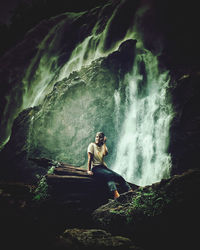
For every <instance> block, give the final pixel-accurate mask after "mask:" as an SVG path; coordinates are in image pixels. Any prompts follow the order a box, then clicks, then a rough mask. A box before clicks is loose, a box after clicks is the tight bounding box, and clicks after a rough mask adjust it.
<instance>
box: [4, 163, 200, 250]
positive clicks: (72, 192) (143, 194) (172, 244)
mask: <svg viewBox="0 0 200 250" xmlns="http://www.w3.org/2000/svg"><path fill="white" fill-rule="evenodd" d="M41 162H42V164H44V165H45V164H49V163H50V162H51V161H48V160H47V159H42V160H41V161H40V164H41ZM51 163H52V162H51ZM132 187H133V188H134V192H129V193H123V194H121V196H120V197H119V198H118V199H117V200H110V199H109V198H111V197H110V196H109V194H108V192H107V190H106V189H105V188H104V189H103V187H102V186H99V185H98V184H97V183H96V182H95V180H94V179H93V178H92V177H90V176H87V174H86V170H84V169H80V168H76V167H74V166H70V165H67V164H63V163H60V164H59V166H58V165H57V167H54V168H53V171H52V173H50V174H47V175H46V176H44V178H43V179H41V180H40V182H39V183H38V185H36V186H33V185H28V184H23V183H11V182H10V183H5V182H1V183H0V219H1V237H2V243H4V244H5V246H6V247H5V248H4V249H13V246H14V247H20V248H29V249H36V248H37V249H43V248H46V249H55V250H57V249H77V250H79V249H137V250H140V249H144V250H148V249H184V247H186V248H185V249H195V248H194V246H195V244H196V242H197V240H198V230H197V228H198V227H197V226H198V225H199V208H200V207H199V197H200V196H199V192H200V191H199V190H200V171H199V170H189V171H187V172H185V173H183V174H182V175H174V176H173V177H171V178H169V179H166V180H162V181H161V182H159V183H155V184H153V185H150V186H145V187H137V186H132ZM119 190H120V189H119Z"/></svg>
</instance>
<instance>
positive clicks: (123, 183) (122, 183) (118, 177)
mask: <svg viewBox="0 0 200 250" xmlns="http://www.w3.org/2000/svg"><path fill="white" fill-rule="evenodd" d="M108 171H109V172H110V174H112V176H113V180H114V181H115V182H117V183H119V185H120V186H121V187H122V189H123V191H124V192H128V191H130V190H132V188H131V187H130V185H129V184H128V183H127V182H126V181H125V179H124V178H123V177H122V176H121V175H120V174H118V173H116V172H115V171H113V170H112V169H108Z"/></svg>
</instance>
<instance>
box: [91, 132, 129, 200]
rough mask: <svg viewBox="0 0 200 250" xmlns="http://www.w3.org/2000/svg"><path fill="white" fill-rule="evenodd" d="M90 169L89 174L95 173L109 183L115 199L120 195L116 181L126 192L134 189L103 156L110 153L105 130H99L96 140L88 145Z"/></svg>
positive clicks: (95, 175) (101, 179) (98, 177)
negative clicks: (112, 168)
mask: <svg viewBox="0 0 200 250" xmlns="http://www.w3.org/2000/svg"><path fill="white" fill-rule="evenodd" d="M87 152H88V171H87V173H88V174H89V175H94V177H96V178H97V179H98V180H100V181H105V182H106V183H107V185H108V188H109V190H110V192H112V193H113V195H114V199H117V198H118V197H119V196H120V195H119V192H118V191H117V187H116V184H115V182H117V183H119V184H120V185H121V186H122V188H123V189H124V192H128V191H133V190H132V189H131V187H130V185H129V184H128V183H127V182H126V181H125V180H124V178H123V177H122V176H121V175H119V174H117V173H116V172H114V171H112V170H111V169H109V168H108V167H107V165H106V163H105V162H104V160H103V158H104V156H106V155H107V154H108V149H107V147H106V137H105V135H104V133H103V132H98V133H97V134H96V137H95V142H94V143H93V142H92V143H90V144H89V146H88V150H87Z"/></svg>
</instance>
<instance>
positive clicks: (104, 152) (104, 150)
mask: <svg viewBox="0 0 200 250" xmlns="http://www.w3.org/2000/svg"><path fill="white" fill-rule="evenodd" d="M106 140H107V138H106V136H104V144H103V155H104V156H105V155H107V154H108V148H107V147H106Z"/></svg>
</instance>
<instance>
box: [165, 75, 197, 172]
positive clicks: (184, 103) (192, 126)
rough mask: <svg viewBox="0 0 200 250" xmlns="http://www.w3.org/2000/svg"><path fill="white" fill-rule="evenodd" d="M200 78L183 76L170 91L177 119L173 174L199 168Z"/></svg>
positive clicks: (172, 146)
mask: <svg viewBox="0 0 200 250" xmlns="http://www.w3.org/2000/svg"><path fill="white" fill-rule="evenodd" d="M199 83H200V74H199V72H198V71H195V72H191V73H189V74H184V75H183V74H182V75H180V76H179V77H178V79H177V80H176V81H175V82H173V83H172V84H173V86H172V89H171V93H172V103H173V107H174V112H175V116H174V119H173V121H172V125H171V131H170V146H169V152H170V153H171V155H172V163H173V168H172V174H179V173H183V172H184V171H185V170H187V169H189V168H199V152H200V136H199V131H200V111H199V105H200V99H199V95H200V87H199Z"/></svg>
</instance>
